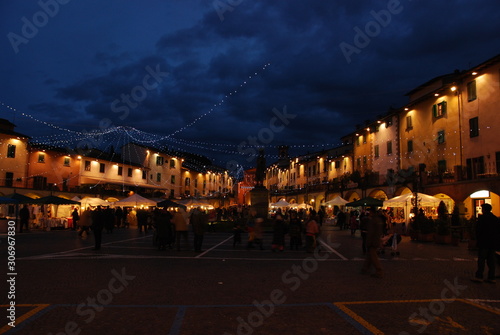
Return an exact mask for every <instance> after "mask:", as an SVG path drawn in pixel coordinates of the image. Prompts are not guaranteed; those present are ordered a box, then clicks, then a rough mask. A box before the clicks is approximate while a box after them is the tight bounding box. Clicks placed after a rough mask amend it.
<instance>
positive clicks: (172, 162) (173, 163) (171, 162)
mask: <svg viewBox="0 0 500 335" xmlns="http://www.w3.org/2000/svg"><path fill="white" fill-rule="evenodd" d="M170 168H171V169H175V159H171V160H170Z"/></svg>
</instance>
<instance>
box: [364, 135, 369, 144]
mask: <svg viewBox="0 0 500 335" xmlns="http://www.w3.org/2000/svg"><path fill="white" fill-rule="evenodd" d="M367 137H368V135H363V144H366V139H367Z"/></svg>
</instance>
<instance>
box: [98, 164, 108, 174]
mask: <svg viewBox="0 0 500 335" xmlns="http://www.w3.org/2000/svg"><path fill="white" fill-rule="evenodd" d="M99 172H100V173H104V172H106V164H104V163H99Z"/></svg>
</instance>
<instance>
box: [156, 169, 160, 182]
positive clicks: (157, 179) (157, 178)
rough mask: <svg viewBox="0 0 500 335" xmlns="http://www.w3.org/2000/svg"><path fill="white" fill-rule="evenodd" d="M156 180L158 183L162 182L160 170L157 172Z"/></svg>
mask: <svg viewBox="0 0 500 335" xmlns="http://www.w3.org/2000/svg"><path fill="white" fill-rule="evenodd" d="M156 182H158V183H160V182H161V173H160V172H158V173H156Z"/></svg>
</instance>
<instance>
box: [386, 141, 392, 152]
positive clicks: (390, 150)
mask: <svg viewBox="0 0 500 335" xmlns="http://www.w3.org/2000/svg"><path fill="white" fill-rule="evenodd" d="M387 154H388V155H392V141H387Z"/></svg>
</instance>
